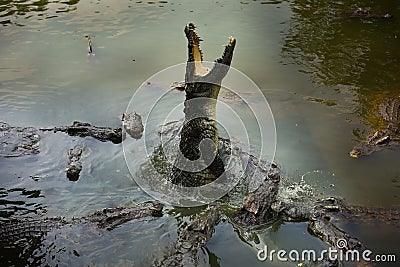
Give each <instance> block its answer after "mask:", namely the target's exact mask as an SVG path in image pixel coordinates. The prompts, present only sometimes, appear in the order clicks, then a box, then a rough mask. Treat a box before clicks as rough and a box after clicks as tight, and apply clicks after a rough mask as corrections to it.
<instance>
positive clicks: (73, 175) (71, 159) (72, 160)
mask: <svg viewBox="0 0 400 267" xmlns="http://www.w3.org/2000/svg"><path fill="white" fill-rule="evenodd" d="M82 151H83V150H82V148H80V147H75V148H71V149H70V150H68V167H67V170H66V172H67V178H68V179H69V180H70V181H78V179H79V174H80V173H81V171H82V161H81V156H82Z"/></svg>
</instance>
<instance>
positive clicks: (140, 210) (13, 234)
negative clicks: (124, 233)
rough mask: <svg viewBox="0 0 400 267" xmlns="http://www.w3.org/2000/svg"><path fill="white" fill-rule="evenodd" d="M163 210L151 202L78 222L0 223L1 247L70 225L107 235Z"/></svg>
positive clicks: (31, 220) (34, 220)
mask: <svg viewBox="0 0 400 267" xmlns="http://www.w3.org/2000/svg"><path fill="white" fill-rule="evenodd" d="M162 210H163V205H162V204H161V203H159V202H156V201H152V202H145V203H141V204H138V205H137V206H134V207H116V208H104V209H102V210H99V211H96V212H94V213H92V214H89V215H87V216H84V217H80V218H72V219H65V218H62V217H50V218H25V219H10V220H6V221H0V244H13V243H15V242H18V241H20V240H21V239H28V240H29V239H31V238H36V237H40V236H43V235H45V234H46V233H47V232H49V231H50V230H52V229H55V228H61V227H65V226H67V225H70V224H90V225H92V226H93V227H98V228H102V229H106V230H109V231H110V230H113V229H114V228H115V227H117V226H119V225H121V224H123V223H125V222H128V221H131V220H137V219H140V218H151V217H160V216H161V215H162Z"/></svg>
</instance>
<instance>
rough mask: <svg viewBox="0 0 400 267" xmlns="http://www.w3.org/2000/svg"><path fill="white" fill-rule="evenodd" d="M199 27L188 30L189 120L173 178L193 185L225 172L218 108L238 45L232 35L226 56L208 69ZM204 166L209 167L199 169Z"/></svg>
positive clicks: (186, 116)
mask: <svg viewBox="0 0 400 267" xmlns="http://www.w3.org/2000/svg"><path fill="white" fill-rule="evenodd" d="M195 29H196V26H195V25H194V24H193V23H189V24H188V25H186V27H185V30H184V32H185V35H186V38H187V41H188V61H187V64H186V74H185V93H186V99H185V102H184V113H185V121H184V123H183V126H182V130H181V132H180V143H179V149H180V152H181V153H182V154H181V155H180V154H179V155H178V156H177V159H176V161H175V164H174V167H173V174H172V179H171V182H172V183H174V184H177V185H182V186H190V187H195V186H201V185H205V184H207V183H209V182H211V181H214V180H215V179H217V178H218V177H219V176H220V175H221V174H222V173H223V172H224V171H225V168H224V163H223V161H222V159H221V157H220V155H219V151H218V129H217V123H216V114H215V111H216V103H217V98H218V94H219V91H220V88H221V82H222V79H223V78H224V77H225V76H226V74H227V72H228V70H229V67H230V64H231V62H232V57H233V51H234V49H235V45H236V40H235V39H234V38H233V37H232V36H231V37H229V43H228V44H227V45H226V46H225V49H224V52H223V54H222V57H221V58H218V59H217V60H215V64H214V66H213V67H212V69H209V68H206V67H205V66H203V52H202V51H201V49H200V41H202V40H201V38H200V37H199V36H198V35H197V33H196V32H195ZM194 133H195V134H194ZM192 162H199V164H195V166H194V167H191V166H189V165H191V164H192ZM203 165H204V166H206V167H205V168H201V169H200V170H197V168H198V167H202V166H203ZM194 169H196V170H194Z"/></svg>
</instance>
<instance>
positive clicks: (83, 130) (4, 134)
mask: <svg viewBox="0 0 400 267" xmlns="http://www.w3.org/2000/svg"><path fill="white" fill-rule="evenodd" d="M122 124H123V127H124V131H125V132H127V133H128V134H129V135H130V136H131V137H132V138H135V139H139V138H141V136H142V133H143V130H144V127H143V123H142V118H141V116H140V115H139V114H137V113H136V112H134V113H123V115H122ZM46 131H47V132H48V131H52V132H64V133H67V134H68V135H70V136H78V137H88V136H90V137H93V138H95V139H97V140H99V141H102V142H107V141H110V142H113V143H114V144H119V143H121V142H122V140H123V132H122V128H120V127H118V128H111V127H104V126H94V125H91V124H90V123H87V122H79V121H74V122H73V123H72V125H70V126H56V127H50V128H39V129H37V128H34V127H18V126H11V125H10V124H8V123H6V122H1V121H0V156H3V157H19V156H24V155H32V154H38V153H39V152H40V149H39V146H40V145H39V143H40V142H39V141H40V132H46Z"/></svg>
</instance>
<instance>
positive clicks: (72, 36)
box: [0, 0, 400, 266]
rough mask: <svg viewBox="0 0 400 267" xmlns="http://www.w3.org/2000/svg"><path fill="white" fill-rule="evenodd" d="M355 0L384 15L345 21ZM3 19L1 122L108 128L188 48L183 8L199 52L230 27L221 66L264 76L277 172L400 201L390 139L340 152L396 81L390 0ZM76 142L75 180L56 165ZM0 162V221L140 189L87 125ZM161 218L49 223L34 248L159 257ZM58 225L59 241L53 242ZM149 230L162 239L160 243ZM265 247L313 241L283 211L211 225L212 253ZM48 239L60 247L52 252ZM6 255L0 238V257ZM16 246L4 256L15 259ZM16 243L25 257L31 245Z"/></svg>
mask: <svg viewBox="0 0 400 267" xmlns="http://www.w3.org/2000/svg"><path fill="white" fill-rule="evenodd" d="M357 8H366V9H370V10H371V12H376V13H385V12H389V13H391V14H393V15H394V17H393V18H392V19H389V20H383V19H360V18H350V17H349V14H351V12H352V10H354V9H357ZM0 21H1V25H0V39H1V42H0V120H1V121H6V122H9V123H10V124H12V125H16V126H36V127H46V126H55V125H70V124H71V123H72V121H73V120H81V121H87V122H90V123H92V124H95V125H100V126H102V125H104V126H112V127H117V126H119V125H120V122H119V120H118V116H119V115H120V114H121V113H122V112H124V111H125V108H126V106H127V104H128V101H129V99H130V98H131V96H132V94H133V92H134V91H135V90H136V88H138V87H139V86H140V85H141V84H142V83H143V81H145V80H146V79H148V78H149V77H150V76H151V75H153V74H154V73H156V72H158V71H160V70H161V69H163V68H165V67H167V66H170V65H175V64H178V63H181V62H184V61H185V60H186V49H187V47H186V40H185V38H184V35H183V32H182V31H183V26H184V25H185V24H186V23H187V22H189V21H194V22H195V23H197V24H199V25H201V27H199V28H200V30H201V32H200V34H202V33H203V32H204V33H205V34H204V35H207V36H208V38H207V41H206V42H204V46H203V49H204V50H206V51H207V58H215V57H217V56H218V55H219V53H220V49H215V47H218V45H221V44H224V43H225V41H226V38H227V37H228V36H229V35H234V36H235V37H236V38H237V40H238V45H237V51H235V53H236V54H235V58H234V60H233V63H232V66H234V67H236V68H238V69H240V70H241V71H243V72H244V73H245V74H247V75H248V76H249V77H251V78H252V79H253V80H254V81H255V82H256V83H257V85H259V86H260V87H261V88H263V93H264V94H265V96H266V97H267V98H268V100H269V102H270V104H271V107H272V111H273V113H274V116H275V121H276V123H277V136H278V144H277V158H276V161H277V162H278V163H279V164H280V165H281V166H282V167H283V169H284V171H285V172H287V176H288V178H287V180H288V181H287V183H284V184H285V185H287V184H292V182H293V181H297V182H298V181H299V180H302V178H303V179H304V182H305V183H306V184H311V185H312V187H313V188H314V190H315V193H316V194H319V195H321V196H324V195H337V196H340V197H343V198H345V200H347V201H348V202H350V203H355V204H364V205H372V206H374V205H378V206H388V207H389V206H390V207H393V206H394V207H397V206H398V205H399V203H400V202H399V200H400V188H399V179H400V178H399V177H400V169H399V166H398V164H397V162H398V158H399V156H400V150H399V149H390V150H385V151H382V152H379V153H376V154H373V155H371V156H370V157H368V158H365V159H360V160H353V159H351V158H350V157H349V156H348V155H347V153H348V151H349V150H350V149H351V148H352V147H353V146H354V145H355V144H356V142H358V140H357V138H361V139H362V138H363V137H365V136H367V135H368V134H369V133H370V132H371V131H373V129H372V128H375V127H377V126H376V123H375V121H376V118H371V116H372V117H374V116H375V115H372V114H375V113H374V111H373V110H374V106H376V103H378V102H379V101H380V99H381V98H382V96H384V95H390V94H392V93H396V92H398V90H399V89H400V82H399V79H400V78H399V77H400V49H398V47H400V25H399V24H400V10H399V8H398V3H397V2H396V1H377V0H368V1H356V0H351V1H346V2H343V1H333V2H332V1H317V0H304V1H301V0H292V1H262V0H260V1H253V0H252V1H241V2H232V1H228V0H221V1H203V2H201V3H200V2H199V1H179V0H176V1H128V0H127V1H114V2H112V3H111V2H110V1H57V0H54V1H0ZM221 33H223V34H221ZM85 35H90V36H92V42H93V49H94V51H95V56H94V57H88V56H87V40H86V39H85V38H84V36H85ZM183 78H184V74H183V73H182V78H181V79H180V80H183ZM167 89H168V88H167ZM244 91H245V88H244ZM177 94H178V92H177ZM177 97H178V98H179V97H182V95H179V96H177ZM223 97H224V96H223ZM226 97H229V96H226ZM147 100H148V99H143V105H146V104H147V102H146V101H147ZM230 101H232V102H235V99H230ZM321 104H322V105H321ZM138 112H139V113H140V111H139V110H138ZM226 123H229V122H226ZM154 127H156V125H155V126H154ZM353 132H354V134H353ZM357 134H358V135H360V136H359V137H357V136H355V135H357ZM77 144H79V145H80V146H82V147H85V148H86V149H87V151H88V153H87V155H88V156H87V158H85V159H84V161H83V171H82V173H81V178H80V179H79V180H78V181H77V182H70V181H68V179H67V178H66V176H65V171H64V170H65V166H66V162H67V151H68V149H69V148H72V147H75V146H76V145H77ZM141 160H143V159H141ZM0 170H1V171H0V173H1V174H0V180H1V189H0V204H1V206H0V211H1V212H0V216H1V218H2V219H4V218H8V217H19V216H34V215H35V216H50V217H53V216H61V217H67V218H71V217H73V216H75V217H80V216H84V215H86V214H89V213H90V212H92V211H94V210H98V209H101V208H104V207H115V206H129V205H131V204H134V203H138V202H143V201H145V200H148V199H149V197H148V196H147V195H146V194H144V193H143V192H142V191H141V190H140V189H139V188H138V187H137V186H136V185H135V184H134V183H133V181H132V179H131V177H130V174H129V172H128V170H127V167H126V165H125V162H124V158H123V154H122V149H121V146H119V145H113V144H108V143H100V142H98V141H95V140H92V139H90V138H86V139H83V140H82V139H78V138H71V137H68V136H65V135H63V134H50V133H49V134H45V135H44V137H43V139H42V142H41V153H40V154H39V155H36V156H28V157H23V158H15V159H3V158H1V159H0ZM182 213H183V212H182ZM171 214H173V213H171ZM160 220H161V221H158V220H156V221H154V222H153V224H149V225H147V224H146V223H143V224H141V225H132V224H127V225H123V226H122V227H121V228H118V229H116V231H111V232H101V233H93V232H90V230H89V229H75V230H76V231H75V232H79V231H80V232H83V233H86V235H83V237H81V238H79V237H77V236H76V235H74V229H72V230H71V231H72V232H71V231H66V232H63V233H53V235H50V236H49V237H48V239H46V240H44V241H43V242H44V243H41V244H44V246H45V247H46V246H47V248H51V249H50V251H49V252H50V253H49V255H48V256H44V254H46V253H45V252H46V251H45V250H40V249H39V250H37V253H38V255H39V256H40V257H44V258H45V259H44V261H48V262H51V263H52V264H53V263H54V264H55V263H56V262H55V261H56V260H57V255H59V258H58V259H59V260H60V262H61V263H65V264H71V263H75V264H78V265H90V264H101V263H104V264H109V265H115V264H120V265H132V264H133V263H135V264H138V265H146V264H148V263H149V262H151V260H152V255H154V254H151V253H155V254H157V255H159V254H160V253H161V252H162V251H161V250H162V249H163V248H164V247H165V246H166V244H167V243H169V242H170V241H171V240H173V239H174V237H175V236H176V231H177V228H178V227H179V226H180V225H181V224H184V223H185V220H179V219H178V220H177V221H178V222H176V221H175V218H168V217H167V218H164V217H163V218H161V219H160ZM346 227H347V228H346V230H348V231H349V232H351V233H352V234H354V235H356V236H357V237H359V238H360V239H361V240H363V241H364V240H365V241H367V243H368V245H369V246H370V247H373V248H376V249H380V250H381V251H382V252H383V253H396V252H398V245H397V242H398V231H396V229H393V228H390V227H389V226H386V227H383V226H382V225H379V229H384V232H383V233H382V234H379V233H378V231H377V230H376V229H378V226H377V227H376V228H373V227H371V226H369V227H366V226H364V225H363V224H361V225H358V224H351V225H346ZM374 227H375V226H374ZM382 227H383V228H382ZM78 230H79V231H78ZM58 234H60V237H63V238H61V239H60V240H59V241H58V240H57V241H54V240H52V238H53V239H54V237H55V236H56V235H58ZM98 236H100V237H98ZM160 236H161V237H162V241H161V242H162V244H161V243H157V242H156V241H157V240H158V239H159V237H160ZM86 237H88V238H86ZM249 240H251V241H249ZM54 242H58V243H56V246H54V245H53V243H54ZM263 244H268V246H269V247H271V248H272V247H276V248H278V249H279V248H283V249H286V248H305V249H306V248H310V247H316V248H317V247H318V248H323V247H324V244H322V243H321V242H320V241H319V240H317V239H316V238H314V237H312V236H310V235H309V234H307V230H306V226H305V225H304V224H289V223H287V224H281V223H279V222H278V223H277V224H276V225H273V226H271V227H267V228H266V229H262V230H261V231H257V232H249V233H246V232H240V231H239V230H237V229H233V228H232V227H231V226H230V225H229V224H226V223H221V225H220V226H219V227H217V228H216V234H215V236H214V237H213V239H212V240H211V241H210V244H209V246H208V250H209V251H210V253H212V254H210V255H212V256H213V257H211V261H212V265H213V266H218V265H221V266H235V265H236V266H237V265H240V264H241V263H243V264H245V263H246V264H248V263H251V264H252V265H254V266H257V265H259V266H265V264H266V263H261V262H258V261H257V260H256V249H255V248H256V247H257V246H262V245H263ZM55 247H56V248H60V247H61V248H63V247H64V248H66V250H63V251H62V252H60V254H59V253H58V251H57V249H56V248H55ZM77 248H78V249H77ZM42 249H43V247H42ZM396 249H397V251H396ZM74 250H76V253H77V254H75V253H74ZM152 250H154V251H152ZM150 251H151V252H150ZM9 252H10V251H9V250H8V251H5V250H4V249H3V248H0V255H1V256H2V257H3V258H1V259H2V260H3V259H5V258H4V257H5V256H4V255H6V254H8V253H9ZM20 253H21V252H20V251H19V252H16V254H13V255H12V256H10V257H9V258H7V259H11V261H14V262H17V261H18V258H19V256H20V255H21V254H20ZM24 253H25V254H24V255H25V256H27V257H28V258H29V255H31V253H32V251H30V250H27V251H25V252H24ZM76 255H80V256H79V257H78V256H76ZM398 255H400V254H398ZM53 256H54V257H55V259H53V258H52V257H53ZM46 257H47V258H46ZM118 258H120V259H121V260H120V261H118ZM96 259H97V260H96ZM2 262H3V261H2ZM271 265H273V266H289V265H290V264H289V263H279V262H273V263H271Z"/></svg>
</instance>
